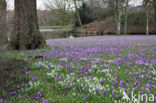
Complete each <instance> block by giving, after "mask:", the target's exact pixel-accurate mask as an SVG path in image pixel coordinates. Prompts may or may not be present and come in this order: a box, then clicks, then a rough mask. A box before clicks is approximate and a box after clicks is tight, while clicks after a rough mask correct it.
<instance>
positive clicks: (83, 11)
mask: <svg viewBox="0 0 156 103" xmlns="http://www.w3.org/2000/svg"><path fill="white" fill-rule="evenodd" d="M79 13H80V18H81V22H82V24H87V23H90V22H92V21H93V19H92V18H91V16H90V14H91V13H92V11H91V8H90V7H89V6H88V5H87V4H85V3H83V4H82V6H81V7H80V8H79Z"/></svg>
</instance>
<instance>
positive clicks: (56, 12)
mask: <svg viewBox="0 0 156 103" xmlns="http://www.w3.org/2000/svg"><path fill="white" fill-rule="evenodd" d="M71 18H72V13H71V12H68V11H67V10H66V9H63V8H60V9H53V10H51V15H50V24H51V25H52V26H53V25H55V26H60V25H62V26H63V25H70V24H71V23H72V19H71Z"/></svg>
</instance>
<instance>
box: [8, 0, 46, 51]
mask: <svg viewBox="0 0 156 103" xmlns="http://www.w3.org/2000/svg"><path fill="white" fill-rule="evenodd" d="M45 45H46V43H45V40H44V39H43V37H42V35H41V34H40V32H39V26H38V20H37V9H36V0H15V25H14V30H13V33H12V35H11V42H10V46H11V48H12V49H17V50H24V49H37V48H43V47H44V46H45Z"/></svg>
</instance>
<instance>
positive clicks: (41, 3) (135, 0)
mask: <svg viewBox="0 0 156 103" xmlns="http://www.w3.org/2000/svg"><path fill="white" fill-rule="evenodd" d="M132 1H133V2H131V5H134V6H136V5H139V4H140V3H141V2H142V0H132ZM45 2H46V0H37V9H41V10H44V9H45ZM7 3H8V7H7V8H8V9H9V10H10V9H11V10H12V9H14V0H7Z"/></svg>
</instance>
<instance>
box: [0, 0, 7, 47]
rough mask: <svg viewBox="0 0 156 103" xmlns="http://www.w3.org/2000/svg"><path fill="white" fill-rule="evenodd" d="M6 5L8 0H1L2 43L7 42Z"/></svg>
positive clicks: (0, 23) (0, 36) (0, 24)
mask: <svg viewBox="0 0 156 103" xmlns="http://www.w3.org/2000/svg"><path fill="white" fill-rule="evenodd" d="M6 7H7V4H6V1H5V0H0V45H4V44H5V43H6V42H7V33H6V31H7V30H6Z"/></svg>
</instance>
